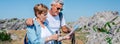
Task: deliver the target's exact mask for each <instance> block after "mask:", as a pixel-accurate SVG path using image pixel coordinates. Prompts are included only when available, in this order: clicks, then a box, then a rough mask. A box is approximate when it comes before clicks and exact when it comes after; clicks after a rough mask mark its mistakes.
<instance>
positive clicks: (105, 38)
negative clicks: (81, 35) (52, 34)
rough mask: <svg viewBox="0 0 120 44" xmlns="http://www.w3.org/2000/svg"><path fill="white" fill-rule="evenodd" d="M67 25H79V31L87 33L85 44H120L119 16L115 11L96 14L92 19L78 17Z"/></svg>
mask: <svg viewBox="0 0 120 44" xmlns="http://www.w3.org/2000/svg"><path fill="white" fill-rule="evenodd" d="M68 25H70V26H72V27H73V26H74V25H79V28H78V30H79V31H82V32H88V33H89V34H87V35H86V38H87V41H86V42H85V44H119V43H120V16H119V12H117V11H103V12H97V13H95V14H94V16H92V17H89V18H88V17H80V18H79V19H78V21H75V22H73V23H69V24H68Z"/></svg>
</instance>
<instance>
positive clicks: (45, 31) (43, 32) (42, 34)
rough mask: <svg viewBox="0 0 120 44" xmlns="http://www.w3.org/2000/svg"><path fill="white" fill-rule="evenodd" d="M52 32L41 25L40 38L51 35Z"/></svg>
mask: <svg viewBox="0 0 120 44" xmlns="http://www.w3.org/2000/svg"><path fill="white" fill-rule="evenodd" d="M51 35H52V33H51V32H50V31H49V30H48V28H47V27H46V26H45V28H43V27H41V38H46V37H49V36H51ZM46 44H51V41H49V42H47V43H46Z"/></svg>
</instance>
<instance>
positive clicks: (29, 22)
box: [25, 18, 33, 26]
mask: <svg viewBox="0 0 120 44" xmlns="http://www.w3.org/2000/svg"><path fill="white" fill-rule="evenodd" d="M25 23H26V25H27V26H31V25H33V19H32V18H28V19H27V20H26V21H25Z"/></svg>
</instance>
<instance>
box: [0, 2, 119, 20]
mask: <svg viewBox="0 0 120 44" xmlns="http://www.w3.org/2000/svg"><path fill="white" fill-rule="evenodd" d="M51 1H52V0H0V19H5V18H15V17H16V18H19V19H21V18H30V17H31V18H33V17H34V12H33V7H34V5H35V4H37V3H43V4H45V5H47V6H48V7H49V8H50V3H51ZM119 2H120V0H64V8H63V9H64V10H63V11H62V12H63V13H64V16H65V19H66V21H67V22H71V21H76V20H77V19H79V18H80V16H84V17H90V16H93V15H94V13H95V12H101V11H118V12H120V3H119Z"/></svg>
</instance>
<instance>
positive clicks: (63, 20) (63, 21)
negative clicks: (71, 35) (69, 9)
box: [61, 16, 66, 26]
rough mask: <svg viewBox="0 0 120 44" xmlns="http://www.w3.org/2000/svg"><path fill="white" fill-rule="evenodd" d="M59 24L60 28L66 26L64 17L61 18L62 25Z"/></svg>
mask: <svg viewBox="0 0 120 44" xmlns="http://www.w3.org/2000/svg"><path fill="white" fill-rule="evenodd" d="M61 24H62V25H61V26H65V25H66V22H65V18H64V16H63V18H62V23H61Z"/></svg>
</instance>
